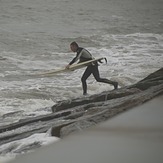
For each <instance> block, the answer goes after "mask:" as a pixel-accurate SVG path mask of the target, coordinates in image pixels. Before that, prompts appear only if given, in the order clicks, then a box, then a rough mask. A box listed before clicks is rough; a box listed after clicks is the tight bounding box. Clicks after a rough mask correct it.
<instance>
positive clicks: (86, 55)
mask: <svg viewBox="0 0 163 163" xmlns="http://www.w3.org/2000/svg"><path fill="white" fill-rule="evenodd" d="M70 49H71V50H72V51H73V52H76V53H77V54H76V56H75V58H73V59H72V61H71V62H70V63H69V64H68V65H67V66H66V68H69V67H70V66H71V65H72V64H73V63H75V62H76V61H78V60H79V63H81V62H85V61H89V60H92V59H93V57H92V54H91V53H90V52H89V51H87V50H86V49H84V48H82V47H79V46H78V44H77V43H76V42H72V43H71V44H70ZM91 74H93V76H94V78H95V79H96V81H97V82H102V83H108V84H111V85H113V86H114V89H117V88H118V82H115V81H111V80H108V79H105V78H100V74H99V70H98V63H97V62H95V63H92V64H91V65H89V66H87V68H86V70H85V72H84V74H83V76H82V78H81V81H82V87H83V95H87V83H86V80H87V78H88V77H89V76H90V75H91Z"/></svg>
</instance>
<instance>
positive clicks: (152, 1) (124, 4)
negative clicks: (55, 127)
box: [0, 0, 163, 162]
mask: <svg viewBox="0 0 163 163" xmlns="http://www.w3.org/2000/svg"><path fill="white" fill-rule="evenodd" d="M72 41H76V42H77V43H78V44H79V46H81V47H84V48H86V49H87V50H89V51H90V52H91V53H92V55H93V56H94V57H95V58H99V57H106V58H107V60H108V63H107V64H105V63H103V64H101V65H100V66H99V70H100V75H101V77H105V78H108V79H110V80H115V81H117V82H118V83H119V87H124V86H127V85H130V84H134V83H136V82H137V81H139V80H141V79H143V78H144V77H146V76H147V75H149V74H150V73H152V72H154V71H156V70H158V69H159V68H161V67H163V2H162V0H148V1H147V0H135V1H134V0H133V1H131V0H123V1H121V0H100V1H98V0H82V1H79V0H76V1H75V0H69V1H68V0H60V1H58V0H47V1H43V0H23V1H22V0H12V1H10V0H1V1H0V126H4V125H8V124H12V123H14V122H17V121H19V120H20V119H25V118H28V117H29V118H30V117H35V116H38V115H45V114H48V113H51V106H53V105H54V104H55V103H56V102H57V101H60V100H65V99H72V98H76V97H81V96H82V87H81V79H80V78H81V75H82V73H83V72H84V69H79V70H75V71H73V72H70V73H62V74H58V75H55V76H53V77H49V78H47V77H46V78H43V77H41V78H36V77H32V76H29V74H32V73H38V72H43V71H48V70H52V69H58V68H61V67H65V66H66V65H67V64H68V63H69V62H70V61H71V60H72V59H73V57H74V56H75V54H74V53H72V52H71V51H70V49H69V44H70V43H71V42H72ZM112 89H113V87H112V86H111V85H106V84H103V83H97V82H96V81H95V80H94V78H93V77H92V76H91V77H90V78H89V79H88V93H89V94H90V95H91V94H96V93H100V92H102V91H105V90H112ZM11 132H14V131H11ZM49 133H50V132H47V133H44V134H35V135H32V136H30V137H28V138H26V139H25V140H24V139H23V140H18V141H15V142H12V143H9V144H4V145H2V146H0V161H1V162H2V161H5V160H8V159H9V158H14V157H15V156H16V155H19V154H22V153H25V151H26V150H24V149H26V148H28V147H29V146H30V144H32V143H34V142H36V143H38V148H39V147H40V146H42V145H45V144H48V143H51V142H55V141H58V138H55V137H51V136H50V134H49ZM0 137H1V134H0ZM31 150H33V149H31ZM4 151H5V152H4Z"/></svg>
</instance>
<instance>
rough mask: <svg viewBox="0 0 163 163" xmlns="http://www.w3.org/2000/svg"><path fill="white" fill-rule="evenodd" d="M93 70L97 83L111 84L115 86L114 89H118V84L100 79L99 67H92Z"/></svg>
mask: <svg viewBox="0 0 163 163" xmlns="http://www.w3.org/2000/svg"><path fill="white" fill-rule="evenodd" d="M92 70H93V76H94V78H95V79H96V81H97V82H102V83H107V84H111V85H113V86H114V89H117V88H118V82H115V81H111V80H108V79H105V78H100V74H99V70H98V66H92Z"/></svg>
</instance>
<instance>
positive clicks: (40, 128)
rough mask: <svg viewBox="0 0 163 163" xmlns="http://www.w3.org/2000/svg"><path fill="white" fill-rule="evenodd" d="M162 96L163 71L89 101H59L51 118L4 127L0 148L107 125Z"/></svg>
mask: <svg viewBox="0 0 163 163" xmlns="http://www.w3.org/2000/svg"><path fill="white" fill-rule="evenodd" d="M160 94H163V68H161V69H159V70H158V71H156V72H154V73H152V74H150V75H149V76H147V77H146V78H144V79H143V80H141V81H139V82H138V83H136V84H133V85H130V86H127V87H123V88H120V89H117V90H112V91H105V92H102V93H100V94H96V95H92V96H88V97H82V98H76V99H72V100H65V101H59V102H58V103H57V104H56V105H54V106H53V107H52V113H50V114H48V115H42V116H38V117H34V118H28V119H22V120H20V121H19V122H16V123H13V124H10V125H6V126H1V127H0V145H2V144H5V143H8V142H12V141H14V140H19V139H22V138H26V137H28V136H30V135H32V134H34V133H44V132H47V130H49V129H51V134H52V136H56V137H59V138H63V137H65V136H67V135H69V134H71V133H74V132H78V131H82V130H84V129H86V128H90V127H92V126H95V125H97V124H98V123H100V122H104V121H106V120H108V119H109V118H111V117H113V116H116V115H117V114H119V113H122V112H124V111H126V110H129V109H132V108H133V107H135V106H138V105H141V104H143V103H144V102H146V101H148V100H150V99H152V98H154V97H155V96H158V95H160Z"/></svg>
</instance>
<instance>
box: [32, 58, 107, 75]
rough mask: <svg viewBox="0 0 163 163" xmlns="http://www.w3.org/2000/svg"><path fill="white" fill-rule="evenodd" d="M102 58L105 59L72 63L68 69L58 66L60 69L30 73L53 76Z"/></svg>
mask: <svg viewBox="0 0 163 163" xmlns="http://www.w3.org/2000/svg"><path fill="white" fill-rule="evenodd" d="M103 59H105V61H106V58H104V57H102V58H98V59H92V60H89V61H86V62H82V63H78V64H73V65H71V66H70V67H69V68H68V69H67V68H60V69H57V70H51V71H46V72H42V73H38V74H32V76H41V77H48V76H53V75H55V74H59V73H64V72H71V71H73V70H76V69H80V68H83V67H85V66H89V65H90V64H92V63H93V62H97V61H101V60H103Z"/></svg>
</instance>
